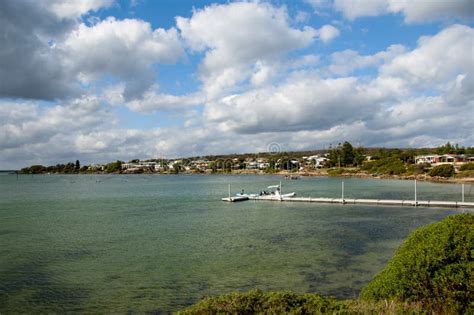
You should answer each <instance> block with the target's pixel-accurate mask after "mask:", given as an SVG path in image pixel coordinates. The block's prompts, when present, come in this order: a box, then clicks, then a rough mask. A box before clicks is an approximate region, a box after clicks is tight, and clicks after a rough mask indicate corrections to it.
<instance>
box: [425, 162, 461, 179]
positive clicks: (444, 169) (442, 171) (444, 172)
mask: <svg viewBox="0 0 474 315" xmlns="http://www.w3.org/2000/svg"><path fill="white" fill-rule="evenodd" d="M454 173H455V171H454V166H452V165H451V164H443V165H438V166H435V167H433V168H432V169H431V171H430V172H429V175H430V176H439V177H451V176H453V175H454Z"/></svg>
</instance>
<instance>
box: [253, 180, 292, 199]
mask: <svg viewBox="0 0 474 315" xmlns="http://www.w3.org/2000/svg"><path fill="white" fill-rule="evenodd" d="M267 189H268V190H269V191H262V192H261V193H260V195H259V196H258V199H269V200H282V199H284V198H291V197H294V196H296V193H295V192H292V193H288V194H282V192H281V182H280V185H272V186H268V187H267Z"/></svg>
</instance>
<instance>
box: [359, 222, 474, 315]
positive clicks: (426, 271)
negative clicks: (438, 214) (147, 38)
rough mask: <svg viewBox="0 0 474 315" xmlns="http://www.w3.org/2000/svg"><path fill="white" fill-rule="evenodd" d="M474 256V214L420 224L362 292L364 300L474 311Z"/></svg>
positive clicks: (449, 310) (451, 310)
mask: <svg viewBox="0 0 474 315" xmlns="http://www.w3.org/2000/svg"><path fill="white" fill-rule="evenodd" d="M473 256H474V216H473V215H471V214H462V215H455V216H450V217H447V218H446V219H444V220H443V221H441V222H438V223H434V224H431V225H428V226H425V227H421V228H418V229H417V230H415V231H414V232H413V233H412V234H411V235H410V236H409V237H408V239H407V240H406V241H405V242H404V243H403V244H402V245H401V247H400V248H399V249H398V250H397V252H396V253H395V256H394V257H393V258H392V260H391V261H390V262H389V263H388V265H387V267H385V269H384V270H383V271H382V272H381V273H380V274H378V275H377V276H375V278H374V280H373V281H372V282H371V283H369V284H368V285H367V286H366V287H365V288H364V289H363V290H362V292H361V299H362V300H372V301H379V300H384V299H388V300H391V299H395V300H399V301H408V302H410V301H413V302H418V303H421V304H422V305H423V308H424V309H427V310H432V311H434V312H439V313H453V314H456V313H471V314H472V311H474V308H473V306H474V305H473V304H472V303H473V302H472V301H473V292H474V287H473V286H474V278H473V275H474V257H473Z"/></svg>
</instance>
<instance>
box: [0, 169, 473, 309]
mask: <svg viewBox="0 0 474 315" xmlns="http://www.w3.org/2000/svg"><path fill="white" fill-rule="evenodd" d="M280 180H282V177H280V176H254V175H239V176H236V175H213V176H204V175H192V176H186V175H33V176H31V175H20V176H15V175H4V176H0V257H1V259H0V313H2V314H3V313H15V312H22V313H64V312H71V313H74V312H77V313H84V312H88V313H147V312H154V313H167V312H172V311H176V310H179V309H182V308H183V307H186V306H188V305H190V304H192V303H195V302H197V301H199V300H200V299H201V298H203V297H205V296H212V295H217V294H224V293H230V292H235V291H246V290H250V289H254V288H260V289H262V290H292V291H295V292H301V293H303V292H318V293H322V294H326V295H332V296H336V297H338V298H355V297H356V296H357V294H358V293H359V291H360V289H361V288H362V287H363V286H364V285H365V284H366V283H367V282H368V281H370V279H371V278H372V277H373V276H374V275H375V274H376V273H377V272H379V271H380V270H382V268H383V267H384V266H385V264H386V262H387V261H388V260H389V259H390V257H391V256H392V255H393V253H394V251H395V249H396V248H397V247H398V246H399V245H400V244H401V242H402V241H403V239H404V238H405V237H406V236H407V235H408V234H409V233H410V231H412V230H413V229H415V228H416V227H418V226H421V225H425V224H428V223H432V222H436V221H439V220H441V219H442V218H444V217H445V216H447V215H450V214H455V213H459V212H460V210H458V209H441V208H413V207H388V206H367V205H343V206H342V205H325V204H305V203H285V202H283V203H280V202H262V201H261V202H256V201H247V202H241V203H235V204H234V203H224V202H222V201H220V198H222V197H225V196H226V195H227V189H228V186H227V185H228V184H229V183H231V184H232V187H233V193H237V192H240V191H241V189H245V192H249V193H258V192H260V191H261V190H263V189H265V188H266V187H267V186H268V185H274V184H278V183H279V181H280ZM344 182H345V197H346V198H379V199H413V198H414V197H413V190H414V189H413V188H414V187H413V182H410V181H396V180H372V179H355V178H347V179H344ZM465 190H466V201H474V192H473V189H472V185H466V189H465ZM283 191H284V192H292V191H295V192H296V193H297V194H298V196H312V197H313V196H314V197H334V198H337V197H340V193H341V179H340V178H326V177H311V178H302V179H301V180H286V181H285V180H283ZM418 199H419V200H460V199H461V186H460V185H453V184H435V183H424V182H423V183H418Z"/></svg>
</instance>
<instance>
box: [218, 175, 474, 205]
mask: <svg viewBox="0 0 474 315" xmlns="http://www.w3.org/2000/svg"><path fill="white" fill-rule="evenodd" d="M414 184H415V186H414V199H413V200H410V199H354V198H345V197H344V182H342V183H341V198H323V197H316V198H314V197H296V196H294V197H293V196H291V197H290V196H284V195H280V193H281V182H280V190H279V191H278V193H279V194H278V195H271V196H268V195H260V196H259V195H238V196H234V197H231V186H230V185H229V197H227V198H222V200H223V201H229V202H235V201H245V200H256V201H281V202H314V203H331V204H366V205H385V206H411V207H438V208H474V202H466V201H465V200H464V184H462V198H461V201H438V200H418V198H417V181H416V180H415V181H414ZM269 187H271V186H269Z"/></svg>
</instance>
